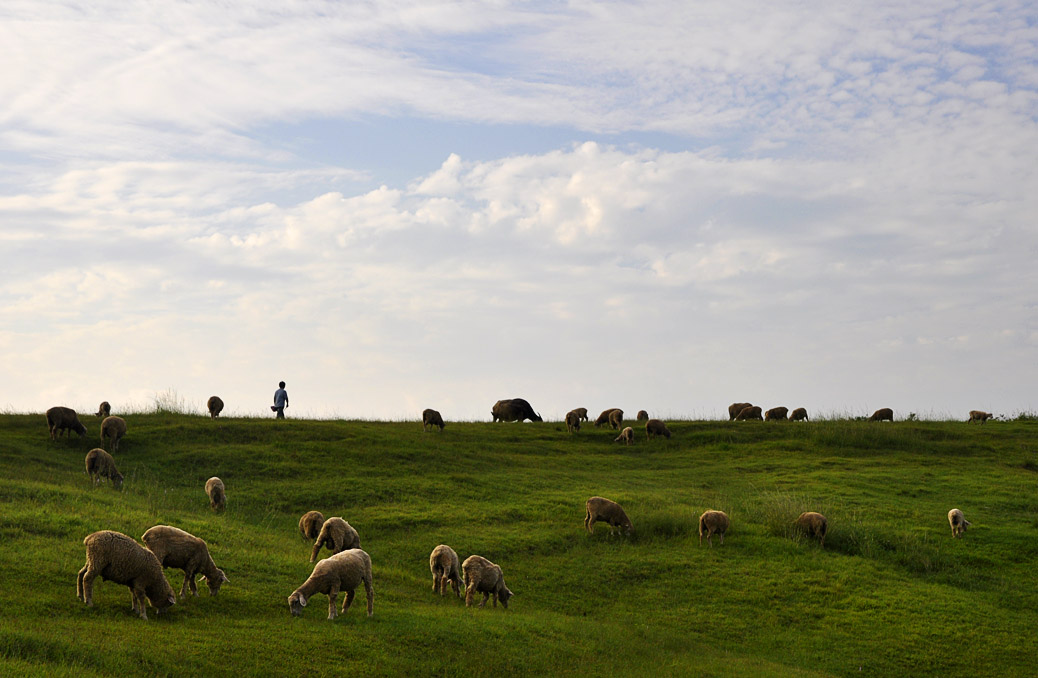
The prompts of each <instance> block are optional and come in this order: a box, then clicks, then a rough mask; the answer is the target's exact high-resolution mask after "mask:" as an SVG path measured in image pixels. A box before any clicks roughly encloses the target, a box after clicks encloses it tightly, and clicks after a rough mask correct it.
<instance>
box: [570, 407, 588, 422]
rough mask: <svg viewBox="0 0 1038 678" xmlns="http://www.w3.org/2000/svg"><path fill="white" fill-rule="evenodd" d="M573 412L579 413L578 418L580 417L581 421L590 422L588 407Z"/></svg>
mask: <svg viewBox="0 0 1038 678" xmlns="http://www.w3.org/2000/svg"><path fill="white" fill-rule="evenodd" d="M573 411H574V412H576V413H577V416H578V417H580V420H581V421H587V420H588V419H587V408H586V407H578V408H577V409H575V410H573Z"/></svg>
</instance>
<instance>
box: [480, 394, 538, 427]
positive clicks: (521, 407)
mask: <svg viewBox="0 0 1038 678" xmlns="http://www.w3.org/2000/svg"><path fill="white" fill-rule="evenodd" d="M490 414H491V416H493V417H494V421H516V422H522V421H524V420H526V419H529V420H530V421H544V420H543V419H542V418H541V415H539V414H537V413H536V412H534V411H533V406H532V405H530V403H529V402H527V401H526V400H523V399H522V398H509V399H508V400H498V401H497V402H496V403H494V407H492V408H491V410H490Z"/></svg>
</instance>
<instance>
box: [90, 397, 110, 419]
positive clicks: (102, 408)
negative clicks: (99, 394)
mask: <svg viewBox="0 0 1038 678" xmlns="http://www.w3.org/2000/svg"><path fill="white" fill-rule="evenodd" d="M111 413H112V406H111V405H109V404H108V401H107V400H102V401H101V404H100V405H98V407H97V414H95V415H94V416H95V417H107V416H108V415H110V414H111Z"/></svg>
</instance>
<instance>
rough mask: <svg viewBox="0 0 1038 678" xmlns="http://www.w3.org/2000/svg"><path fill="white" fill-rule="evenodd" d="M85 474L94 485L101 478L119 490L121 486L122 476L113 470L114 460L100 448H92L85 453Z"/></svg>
mask: <svg viewBox="0 0 1038 678" xmlns="http://www.w3.org/2000/svg"><path fill="white" fill-rule="evenodd" d="M85 462H86V472H87V474H88V475H89V476H90V479H91V480H92V481H93V482H94V484H95V485H96V484H97V483H99V482H101V478H108V479H109V480H111V481H112V485H113V486H114V487H115V488H116V489H119V488H120V487H122V485H123V474H121V473H119V471H118V470H116V468H115V459H113V458H112V455H110V454H108V453H107V452H105V451H104V450H102V449H100V448H96V447H95V448H94V449H92V450H90V451H89V452H87V453H86V459H85Z"/></svg>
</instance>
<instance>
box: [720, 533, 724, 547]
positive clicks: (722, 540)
mask: <svg viewBox="0 0 1038 678" xmlns="http://www.w3.org/2000/svg"><path fill="white" fill-rule="evenodd" d="M720 535H721V543H722V544H724V532H721V533H720Z"/></svg>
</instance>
